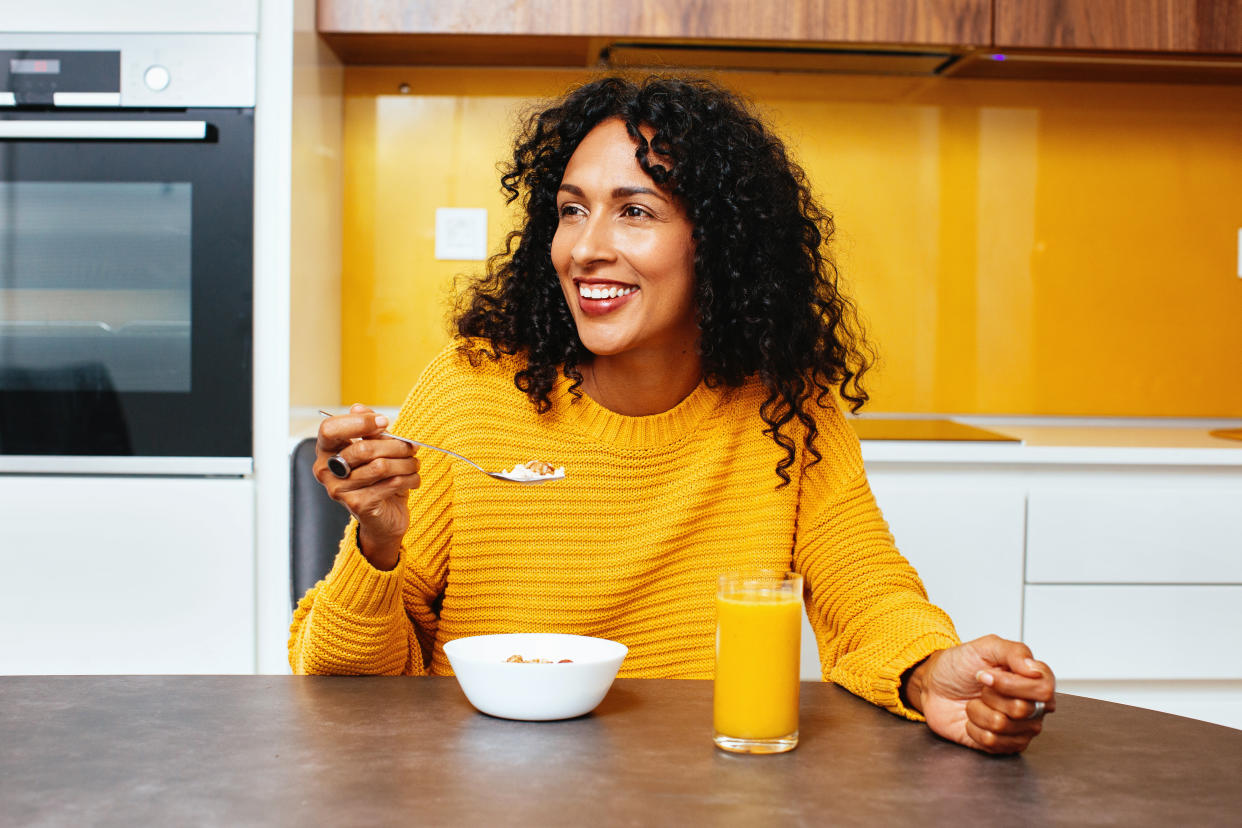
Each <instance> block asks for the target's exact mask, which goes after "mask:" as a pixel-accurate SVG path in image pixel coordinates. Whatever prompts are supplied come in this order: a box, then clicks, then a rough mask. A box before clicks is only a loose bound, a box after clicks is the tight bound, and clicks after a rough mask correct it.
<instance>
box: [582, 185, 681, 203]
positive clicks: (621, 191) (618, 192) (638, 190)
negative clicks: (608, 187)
mask: <svg viewBox="0 0 1242 828" xmlns="http://www.w3.org/2000/svg"><path fill="white" fill-rule="evenodd" d="M559 191H560V192H565V193H569V194H570V195H572V196H577V197H578V198H586V193H584V192H583V191H582V188H581V187H577V186H575V185H573V184H561V186H560V188H559ZM635 195H650V196H655V197H656V198H658V199H660V200H661V201H668V198H666V197H665V195H664V194H663V193H661V192H660V191H659V190H653V189H651V188H650V187H639V186H632V187H616V188H614V189H613V191H612V197H613V198H629V197H630V196H635Z"/></svg>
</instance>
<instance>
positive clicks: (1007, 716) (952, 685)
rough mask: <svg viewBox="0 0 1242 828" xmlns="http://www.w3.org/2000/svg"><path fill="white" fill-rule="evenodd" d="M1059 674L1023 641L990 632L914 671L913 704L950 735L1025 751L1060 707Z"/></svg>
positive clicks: (909, 693)
mask: <svg viewBox="0 0 1242 828" xmlns="http://www.w3.org/2000/svg"><path fill="white" fill-rule="evenodd" d="M1055 691H1056V677H1055V676H1053V674H1052V670H1051V669H1049V667H1048V665H1047V664H1044V663H1043V662H1041V661H1036V660H1035V659H1034V658H1033V657H1032V655H1031V651H1030V649H1029V648H1028V647H1027V646H1026V645H1025V644H1023V643H1022V642H1020V641H1008V640H1006V639H1004V638H1001V637H999V636H996V635H987V636H984V637H983V638H977V639H975V640H974V641H967V642H966V643H964V644H959V645H958V646H956V647H952V648H950V649H948V650H940V651H938V652H935V653H932V654H931V655H930V656H928V657H927V659H926V660H924V661H923V663H922V664H920V665H919V666H918V667H916V668H915V669H914V672H913V673H911V675H910V678H909V680H908V682H907V685H906V697H907V699H909V701H910V704H911V705H912V706H913V707H914V708H915V709H917V710H919V711H920V712H921V713H922V714H923V715H924V716H926V717H927V725H928V727H930V728H931V729H932V730H933V731H935V732H936V733H937V734H939V735H940V736H943V737H944V738H946V739H951V740H952V741H954V742H958V743H960V744H963V745H966V746H967V747H972V748H975V749H976V750H982V751H986V752H987V753H1020V752H1021V751H1023V750H1026V747H1027V745H1029V744H1030V743H1031V740H1032V739H1034V738H1035V737H1036V736H1038V735H1039V732H1040V731H1041V730H1042V729H1043V726H1044V716H1045V715H1046V714H1048V713H1051V712H1052V711H1053V710H1056V706H1057V701H1056V692H1055Z"/></svg>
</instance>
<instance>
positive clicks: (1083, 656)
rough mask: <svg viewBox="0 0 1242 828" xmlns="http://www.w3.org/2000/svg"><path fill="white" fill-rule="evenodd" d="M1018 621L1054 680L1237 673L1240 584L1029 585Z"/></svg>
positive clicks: (1240, 666)
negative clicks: (1047, 666)
mask: <svg viewBox="0 0 1242 828" xmlns="http://www.w3.org/2000/svg"><path fill="white" fill-rule="evenodd" d="M1024 621H1025V623H1024V625H1023V638H1024V639H1025V641H1026V643H1027V644H1028V645H1029V646H1030V648H1031V650H1032V651H1033V652H1034V653H1035V657H1036V658H1038V659H1040V660H1042V661H1046V662H1047V663H1048V664H1049V665H1051V666H1052V669H1053V671H1055V672H1056V674H1057V677H1058V678H1062V679H1130V678H1149V679H1237V678H1242V586H1028V587H1027V588H1026V607H1025V612H1024Z"/></svg>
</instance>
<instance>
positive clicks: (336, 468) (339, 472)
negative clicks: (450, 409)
mask: <svg viewBox="0 0 1242 828" xmlns="http://www.w3.org/2000/svg"><path fill="white" fill-rule="evenodd" d="M319 413H320V414H322V415H323V416H325V417H335V416H337V415H335V414H333V413H332V412H331V411H324V410H323V409H322V408H321V409H319ZM379 436H380V437H387V438H388V439H390V440H400V441H401V442H403V443H408V444H409V445H411V446H421V447H422V448H428V449H431V450H432V451H438V452H440V453H442V454H447V455H448V456H450V457H456V458H457V459H458V460H461V461H462V462H463V463H466V464H468V465H471V466H474V467H475V468H476V469H478V470H479V471H481V472H483V473H484V474H486V475H487V476H488V477H491V478H494V479H496V480H503V481H505V482H506V483H527V484H531V485H534V484H536V483H547V482H548V481H549V480H564V479H565V475H564V474H563V473H562V474H559V475H546V476H541V477H537V478H535V479H533V480H525V479H522V478H518V477H510V476H509V474H508V473H507V472H489V471H488V470H487V469H485V468H483V467H482V466H480V465H479V464H478V463H476V462H474V461H473V460H471V459H470V458H469V457H463V456H462V455H460V454H458V453H457V452H455V451H449V450H448V449H446V448H440V447H439V446H433V445H432V444H431V443H424V442H422V441H420V440H411V439H410V438H409V437H398V436H397V435H396V434H390V433H388V432H387V431H381V432H380V433H379ZM328 471H330V472H332V473H333V474H335V475H336V476H337V477H340V478H342V479H343V478H346V477H349V472H350V468H349V464H348V463H346V462H345V458H343V457H341V455H339V454H334V455H332V456H331V457H329V458H328Z"/></svg>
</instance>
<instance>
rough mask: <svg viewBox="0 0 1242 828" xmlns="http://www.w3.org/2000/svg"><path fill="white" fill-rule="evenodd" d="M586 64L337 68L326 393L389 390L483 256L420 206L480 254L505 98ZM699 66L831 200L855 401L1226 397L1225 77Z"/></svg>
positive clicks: (1224, 400)
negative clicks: (863, 354)
mask: <svg viewBox="0 0 1242 828" xmlns="http://www.w3.org/2000/svg"><path fill="white" fill-rule="evenodd" d="M589 77H590V75H589V74H588V73H585V72H569V71H559V70H558V71H551V70H549V71H542V70H529V69H526V70H494V69H477V70H476V69H465V70H458V69H454V70H443V69H421V68H408V69H406V68H397V69H393V68H348V69H347V70H346V81H345V93H346V102H345V126H344V129H345V155H346V158H345V183H344V186H345V205H344V211H345V222H344V239H343V251H344V252H343V256H344V262H343V274H344V275H343V285H342V298H341V314H342V331H343V345H342V369H341V370H342V394H343V397H344V399H343V400H342V402H346V403H348V402H353V401H363V402H367V403H371V404H375V405H396V404H398V403H400V401H401V399H402V398H403V397H404V394H405V393H406V391H407V390H408V389H409V387H410V385H411V384H412V383H413V382H414V380H415V379H416V378H417V376H418V373H419V372H420V371H421V369H422V367H423V366H424V365H425V364H426V362H427V360H428V359H429V358H430V357H431V355H433V354H434V353H435V352H436V351H437V350H438V349H439V348H440V347H441V346H442V345H443V343H444V342H446V341H447V338H448V336H449V328H448V323H447V316H448V312H449V309H450V306H451V305H450V300H451V295H452V291H453V284H454V278H455V277H456V276H458V275H459V274H464V273H472V272H479V271H481V270H482V269H483V263H482V262H441V261H436V260H435V258H434V255H433V252H434V224H435V221H434V219H435V208H437V207H484V208H487V210H488V242H489V250H490V251H491V252H494V251H496V250H498V249H499V247H500V245H501V244H502V241H503V238H504V235H505V234H506V233H507V232H508V230H509V229H511V227H512V221H513V217H512V214H511V211H510V209H509V208H507V207H506V206H505V205H504V202H503V199H502V197H501V195H500V192H499V180H498V174H497V171H496V164H497V163H498V162H500V161H502V160H503V159H505V158H506V157H507V156H508V152H509V144H510V141H511V138H512V133H513V128H514V124H515V121H516V118H517V116H518V114H519V113H520V112H522V111H523V110H524V109H525V108H527V107H529V106H530V105H531V104H532V103H533V102H535V101H538V100H540V99H542V98H547V97H550V96H554V95H556V94H559V93H560V92H561V91H563V90H564V89H565V88H567V87H568V86H569V85H570V84H572V83H575V82H579V81H582V80H585V79H587V78H589ZM717 77H718V79H719V80H721V81H723V82H724V83H725V84H727V85H729V86H731V87H733V88H735V89H737V90H738V91H739V92H742V93H743V94H746V95H748V96H751V97H753V98H754V99H755V100H756V101H758V103H759V106H760V108H761V109H762V110H763V113H764V115H765V116H766V117H767V118H768V120H769V121H770V122H771V123H772V124H773V125H774V127H775V128H776V130H777V132H778V133H780V134H781V135H782V136H783V137H785V138H786V140H787V142H788V143H789V145H790V147H791V149H792V151H793V154H794V156H795V157H796V158H797V159H798V160H799V161H800V163H802V165H803V166H804V167H805V169H806V170H807V173H808V175H809V177H810V180H811V183H812V186H813V187H814V189H815V192H816V194H817V196H818V197H819V199H820V201H821V203H822V204H823V205H824V206H825V207H827V208H828V209H829V210H830V211H831V212H832V213H833V214H834V216H835V218H836V221H837V227H838V232H837V235H836V236H835V238H834V241H833V253H834V255H835V256H836V258H837V261H838V262H839V263H840V266H841V271H842V277H843V279H842V283H843V284H844V285H845V286H846V287H847V288H848V290H849V291H850V292H851V294H852V295H854V296H855V297H856V299H857V301H858V304H859V306H860V308H861V312H862V315H863V317H864V319H865V320H866V323H867V327H868V332H869V334H870V336H871V338H872V339H873V340H874V342H875V343H876V345H877V346H878V348H879V351H880V355H881V361H880V363H879V365H878V366H877V368H876V370H875V371H874V372H873V373H872V374H870V375H869V380H870V383H869V388H870V390H871V391H872V395H873V404H872V405H871V406H870V409H871V410H875V411H890V412H912V413H949V414H953V413H977V414H1058V415H1078V416H1093V415H1098V416H1178V417H1197V416H1202V417H1238V416H1242V279H1240V278H1238V276H1237V274H1236V271H1237V234H1238V228H1239V227H1242V88H1239V87H1224V86H1221V87H1213V86H1161V85H1151V84H1092V83H1051V82H1010V81H967V80H943V79H938V78H885V77H850V76H839V75H799V74H793V73H782V74H762V73H728V74H720V75H718V76H717ZM403 85H404V87H403Z"/></svg>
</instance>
